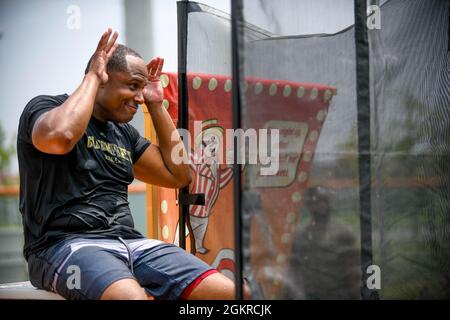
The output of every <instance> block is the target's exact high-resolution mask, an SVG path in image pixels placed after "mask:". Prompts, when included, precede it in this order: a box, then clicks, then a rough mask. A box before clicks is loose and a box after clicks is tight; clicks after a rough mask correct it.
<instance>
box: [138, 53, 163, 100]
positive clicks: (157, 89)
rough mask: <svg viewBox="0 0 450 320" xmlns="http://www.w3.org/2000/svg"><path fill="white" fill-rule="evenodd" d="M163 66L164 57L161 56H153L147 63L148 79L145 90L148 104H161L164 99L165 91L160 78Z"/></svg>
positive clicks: (144, 93)
mask: <svg viewBox="0 0 450 320" xmlns="http://www.w3.org/2000/svg"><path fill="white" fill-rule="evenodd" d="M163 66H164V59H163V58H160V57H156V58H153V59H152V60H150V62H149V63H148V64H147V71H148V77H147V80H148V81H147V85H146V86H145V88H144V91H143V95H144V100H145V104H146V105H147V106H150V105H152V104H158V105H160V104H161V103H162V101H163V98H164V91H163V88H162V85H161V79H160V77H161V72H162V68H163Z"/></svg>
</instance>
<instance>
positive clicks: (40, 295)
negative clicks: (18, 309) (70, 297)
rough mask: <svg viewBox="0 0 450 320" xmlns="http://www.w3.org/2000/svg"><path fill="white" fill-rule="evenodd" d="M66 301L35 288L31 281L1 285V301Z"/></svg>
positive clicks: (54, 294) (56, 295) (57, 295)
mask: <svg viewBox="0 0 450 320" xmlns="http://www.w3.org/2000/svg"><path fill="white" fill-rule="evenodd" d="M8 299H10V300H17V299H18V300H64V298H63V297H61V296H60V295H59V294H56V293H53V292H50V291H45V290H41V289H38V288H36V287H33V285H32V284H31V283H30V281H24V282H12V283H2V284H0V300H8Z"/></svg>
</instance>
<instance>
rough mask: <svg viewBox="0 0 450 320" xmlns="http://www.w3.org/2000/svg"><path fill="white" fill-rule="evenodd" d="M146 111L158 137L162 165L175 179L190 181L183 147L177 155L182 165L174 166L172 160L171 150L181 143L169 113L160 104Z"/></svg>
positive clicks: (149, 107)
mask: <svg viewBox="0 0 450 320" xmlns="http://www.w3.org/2000/svg"><path fill="white" fill-rule="evenodd" d="M148 110H149V113H150V116H151V117H152V121H153V125H154V127H155V131H156V134H157V136H158V144H159V149H160V150H161V156H162V158H163V160H164V164H165V165H166V167H167V169H168V170H169V171H170V172H171V173H172V175H173V176H175V177H176V178H178V179H182V180H189V181H190V171H189V164H188V161H187V159H188V157H187V152H186V149H185V148H184V147H183V149H182V154H180V155H179V156H181V157H182V158H183V162H182V164H176V163H174V161H173V159H172V150H173V148H174V147H175V146H177V145H179V144H180V143H181V144H182V143H183V142H182V141H181V138H180V136H179V134H178V132H177V129H176V127H175V125H174V124H173V122H172V119H171V118H170V115H169V113H168V112H167V110H166V109H165V108H164V107H163V106H162V104H160V103H158V104H152V105H149V106H148ZM174 132H175V134H174ZM173 134H174V136H176V137H177V139H172V135H173Z"/></svg>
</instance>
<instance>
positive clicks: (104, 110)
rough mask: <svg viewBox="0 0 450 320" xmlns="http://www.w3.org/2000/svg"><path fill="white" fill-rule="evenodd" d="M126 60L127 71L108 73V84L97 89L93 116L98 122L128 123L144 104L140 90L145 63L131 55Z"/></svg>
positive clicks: (144, 75) (145, 77)
mask: <svg viewBox="0 0 450 320" xmlns="http://www.w3.org/2000/svg"><path fill="white" fill-rule="evenodd" d="M126 60H127V64H128V68H127V70H126V71H113V72H108V76H109V79H108V82H107V83H106V84H105V85H104V86H102V87H100V88H99V91H98V94H97V99H96V105H95V108H94V115H95V116H96V118H99V119H100V120H103V121H112V122H116V123H120V122H129V121H131V119H133V116H134V114H135V113H136V112H137V110H138V108H139V105H140V104H142V103H144V98H143V96H142V90H143V89H144V87H145V84H146V80H147V74H148V73H147V67H146V65H145V62H144V60H142V59H141V58H138V57H134V56H131V55H128V56H127V57H126Z"/></svg>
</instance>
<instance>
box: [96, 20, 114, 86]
mask: <svg viewBox="0 0 450 320" xmlns="http://www.w3.org/2000/svg"><path fill="white" fill-rule="evenodd" d="M111 33H112V29H111V28H108V30H106V31H105V32H104V33H103V35H102V37H101V38H100V41H99V42H98V46H97V50H95V53H94V55H93V56H92V60H91V64H90V67H89V72H93V73H94V74H95V75H97V76H98V78H99V79H100V81H101V83H102V84H104V83H106V82H107V81H108V73H107V72H106V71H107V70H106V66H107V64H108V61H109V59H110V58H111V56H112V54H113V53H114V51H115V50H116V48H117V46H118V43H117V42H116V40H117V37H118V36H119V34H118V33H117V31H116V32H114V34H113V35H112V36H111Z"/></svg>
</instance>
